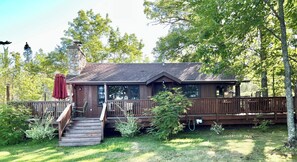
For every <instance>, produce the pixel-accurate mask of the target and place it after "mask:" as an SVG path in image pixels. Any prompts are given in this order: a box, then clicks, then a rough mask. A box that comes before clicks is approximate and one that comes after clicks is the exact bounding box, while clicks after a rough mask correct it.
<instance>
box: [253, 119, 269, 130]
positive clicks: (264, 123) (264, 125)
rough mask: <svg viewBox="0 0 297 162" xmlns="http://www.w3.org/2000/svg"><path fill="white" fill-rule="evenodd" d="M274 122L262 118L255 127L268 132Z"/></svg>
mask: <svg viewBox="0 0 297 162" xmlns="http://www.w3.org/2000/svg"><path fill="white" fill-rule="evenodd" d="M271 124H272V121H271V120H262V121H261V122H260V124H259V125H257V126H255V127H254V128H256V129H259V130H261V131H262V132H266V131H267V130H268V129H269V127H270V125H271Z"/></svg>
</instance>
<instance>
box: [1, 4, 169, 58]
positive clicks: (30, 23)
mask: <svg viewBox="0 0 297 162" xmlns="http://www.w3.org/2000/svg"><path fill="white" fill-rule="evenodd" d="M89 9H92V10H93V11H94V12H95V13H100V14H101V16H103V17H105V15H106V14H108V15H109V18H110V19H111V20H112V23H111V25H112V26H113V27H119V29H120V32H121V33H122V34H123V33H124V32H126V33H128V34H132V33H135V34H136V36H137V37H138V38H139V39H142V41H143V43H144V45H145V46H144V48H143V50H142V51H143V53H144V55H145V56H149V57H150V58H153V57H152V55H151V54H152V50H153V48H154V47H155V44H156V41H157V40H158V38H159V37H162V36H165V35H166V34H167V31H168V28H167V27H166V26H162V25H153V24H152V20H148V19H147V18H146V16H145V14H144V13H143V10H144V7H143V0H0V13H1V14H0V20H1V25H0V41H6V40H8V41H10V42H12V44H10V45H8V46H7V47H8V49H9V51H10V52H12V51H14V52H20V53H23V50H24V45H25V43H26V42H28V44H29V46H30V47H31V49H32V50H33V53H35V52H37V51H38V50H39V49H43V50H44V51H45V52H50V51H52V50H54V49H55V47H56V46H57V45H59V44H60V38H61V37H63V35H64V30H66V29H67V28H68V22H70V21H72V20H73V19H74V18H75V17H77V12H78V11H79V10H89ZM0 52H3V49H2V48H0Z"/></svg>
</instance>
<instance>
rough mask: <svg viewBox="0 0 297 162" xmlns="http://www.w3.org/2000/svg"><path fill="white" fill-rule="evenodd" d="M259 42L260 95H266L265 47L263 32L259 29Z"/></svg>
mask: <svg viewBox="0 0 297 162" xmlns="http://www.w3.org/2000/svg"><path fill="white" fill-rule="evenodd" d="M259 38H260V39H259V41H260V42H259V43H260V64H261V92H262V97H268V84H267V66H266V63H265V62H266V48H265V47H264V42H263V41H264V40H263V32H262V30H261V29H259Z"/></svg>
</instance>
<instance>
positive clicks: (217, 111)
mask: <svg viewBox="0 0 297 162" xmlns="http://www.w3.org/2000/svg"><path fill="white" fill-rule="evenodd" d="M215 100H216V122H219V119H218V113H219V99H218V98H216V99H215Z"/></svg>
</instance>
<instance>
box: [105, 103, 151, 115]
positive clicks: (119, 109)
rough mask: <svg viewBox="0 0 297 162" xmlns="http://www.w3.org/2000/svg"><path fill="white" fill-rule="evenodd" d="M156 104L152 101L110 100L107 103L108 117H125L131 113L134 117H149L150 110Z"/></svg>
mask: <svg viewBox="0 0 297 162" xmlns="http://www.w3.org/2000/svg"><path fill="white" fill-rule="evenodd" d="M155 105H156V103H155V102H154V101H152V100H109V101H107V116H108V117H117V116H125V115H126V114H127V113H131V114H133V115H134V116H149V115H150V111H149V110H150V109H151V108H152V107H154V106H155Z"/></svg>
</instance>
